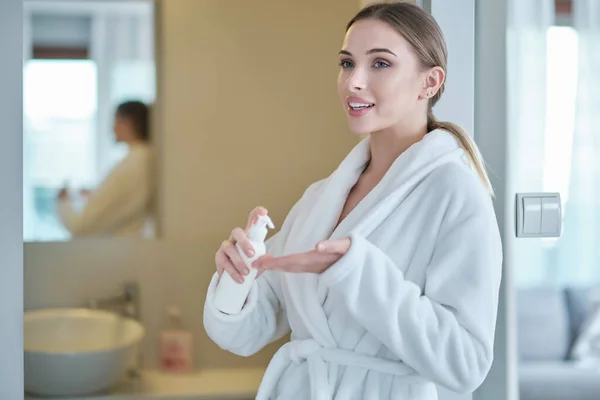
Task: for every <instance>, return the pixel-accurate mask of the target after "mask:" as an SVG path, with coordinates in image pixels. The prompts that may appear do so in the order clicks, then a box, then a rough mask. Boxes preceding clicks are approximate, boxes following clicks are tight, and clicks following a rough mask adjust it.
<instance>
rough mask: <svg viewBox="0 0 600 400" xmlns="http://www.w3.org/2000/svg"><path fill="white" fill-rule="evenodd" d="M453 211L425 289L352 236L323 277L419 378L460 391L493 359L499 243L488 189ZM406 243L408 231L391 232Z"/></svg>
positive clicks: (473, 385) (473, 383) (471, 384)
mask: <svg viewBox="0 0 600 400" xmlns="http://www.w3.org/2000/svg"><path fill="white" fill-rule="evenodd" d="M462 197H463V198H462V199H459V200H456V201H454V202H453V203H454V204H451V205H450V206H449V207H448V209H447V211H446V216H445V218H444V221H443V222H442V226H441V229H440V232H439V234H438V239H437V242H436V244H435V247H434V254H433V256H432V258H431V260H430V261H429V263H428V265H424V266H423V268H425V269H426V281H425V285H424V289H423V291H422V290H421V288H420V287H419V286H417V285H416V284H415V283H413V282H411V281H408V280H405V279H404V276H403V273H402V271H401V270H400V269H399V268H398V267H397V265H396V264H395V263H394V261H393V260H391V259H390V258H389V257H388V256H387V255H386V253H384V252H383V251H382V250H380V249H379V248H378V247H377V246H376V245H375V244H373V243H371V242H369V241H368V240H366V239H365V238H364V237H361V236H359V235H356V234H352V235H351V236H350V238H351V241H352V244H351V247H350V249H349V251H348V252H347V253H346V254H345V255H344V256H343V257H342V258H341V259H340V260H339V261H338V262H337V263H336V264H334V265H333V266H331V267H330V268H329V269H328V270H326V271H325V272H324V273H323V274H322V275H321V277H320V279H321V280H322V283H324V284H326V285H327V286H328V287H329V290H330V293H335V294H336V295H337V296H340V298H342V299H343V301H344V302H345V303H346V304H347V307H348V309H349V311H350V313H351V314H352V315H353V316H354V318H355V319H356V320H357V321H358V322H359V323H360V324H361V325H362V326H364V328H365V329H367V330H368V331H369V332H370V333H371V334H373V335H374V336H375V337H377V338H378V339H379V340H380V341H381V342H382V343H383V344H384V345H385V346H386V347H387V348H388V349H389V350H390V351H391V352H393V353H394V354H395V355H396V356H397V357H398V358H399V359H400V360H402V361H403V362H404V363H406V364H407V365H408V366H410V367H411V368H413V369H414V370H416V371H417V373H419V374H420V375H421V376H423V377H425V378H427V379H429V380H431V381H433V382H436V383H437V384H439V385H442V386H445V387H447V388H449V389H451V390H453V391H455V392H460V393H467V392H472V391H473V390H475V389H476V388H477V387H478V386H479V385H480V384H481V383H482V382H483V380H484V379H485V376H486V375H487V373H488V371H489V369H490V367H491V364H492V359H493V347H494V334H495V321H496V313H497V306H498V293H499V286H500V280H501V264H502V254H501V244H500V237H499V232H498V226H497V222H496V219H495V216H494V211H493V208H492V205H491V202H490V201H489V198H485V195H483V194H481V193H478V192H476V193H475V194H472V193H469V194H467V195H466V196H462ZM392 234H396V235H397V237H398V244H397V245H398V246H402V236H403V235H405V234H406V232H392Z"/></svg>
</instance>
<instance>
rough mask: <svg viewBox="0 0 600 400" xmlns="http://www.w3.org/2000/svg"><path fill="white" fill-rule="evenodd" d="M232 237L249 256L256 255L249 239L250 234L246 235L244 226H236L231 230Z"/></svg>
mask: <svg viewBox="0 0 600 400" xmlns="http://www.w3.org/2000/svg"><path fill="white" fill-rule="evenodd" d="M231 239H232V241H233V242H234V243H237V244H239V245H240V247H241V248H242V250H243V252H244V254H246V256H247V257H252V256H254V254H255V253H254V248H253V247H252V245H251V244H250V241H249V240H248V236H246V232H244V231H243V230H242V228H235V229H234V230H233V231H232V232H231Z"/></svg>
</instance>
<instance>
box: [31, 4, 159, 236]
mask: <svg viewBox="0 0 600 400" xmlns="http://www.w3.org/2000/svg"><path fill="white" fill-rule="evenodd" d="M24 27H25V31H24V39H25V40H24V64H23V67H24V71H23V86H24V87H23V89H24V92H23V102H24V104H23V114H24V120H23V163H24V164H23V190H24V192H23V197H24V203H23V215H24V221H23V227H24V241H64V240H70V239H72V238H79V237H89V236H110V237H124V236H137V237H144V238H151V237H153V236H154V213H153V206H152V205H153V203H154V202H153V199H152V195H153V193H154V191H155V190H154V184H153V183H154V179H153V177H152V173H151V171H152V169H153V168H152V160H153V157H152V154H153V151H151V148H152V146H151V140H150V139H151V138H150V135H149V133H150V126H149V125H150V124H149V120H150V111H149V110H150V109H151V104H152V102H153V101H154V98H155V86H156V84H155V62H154V59H155V57H154V5H153V3H152V2H151V1H142V0H138V1H127V2H123V1H112V2H111V1H90V0H85V1H84V0H72V1H63V0H56V1H53V0H50V1H48V0H39V1H27V0H26V1H25V2H24Z"/></svg>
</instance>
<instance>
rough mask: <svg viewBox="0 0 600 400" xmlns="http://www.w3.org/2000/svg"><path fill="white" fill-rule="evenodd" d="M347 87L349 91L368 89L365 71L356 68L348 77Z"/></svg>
mask: <svg viewBox="0 0 600 400" xmlns="http://www.w3.org/2000/svg"><path fill="white" fill-rule="evenodd" d="M346 85H347V87H348V89H349V90H357V91H360V90H364V89H365V88H366V87H367V78H366V73H365V71H363V69H362V68H354V69H353V70H352V72H350V74H349V75H348V79H347V81H346Z"/></svg>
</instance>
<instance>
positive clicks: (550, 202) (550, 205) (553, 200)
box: [541, 197, 562, 235]
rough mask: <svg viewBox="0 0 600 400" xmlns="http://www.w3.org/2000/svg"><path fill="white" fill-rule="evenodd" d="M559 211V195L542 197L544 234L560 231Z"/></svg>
mask: <svg viewBox="0 0 600 400" xmlns="http://www.w3.org/2000/svg"><path fill="white" fill-rule="evenodd" d="M561 219H562V216H561V211H560V198H559V197H542V225H541V226H542V228H541V233H542V234H544V235H557V234H559V233H560V225H561Z"/></svg>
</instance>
